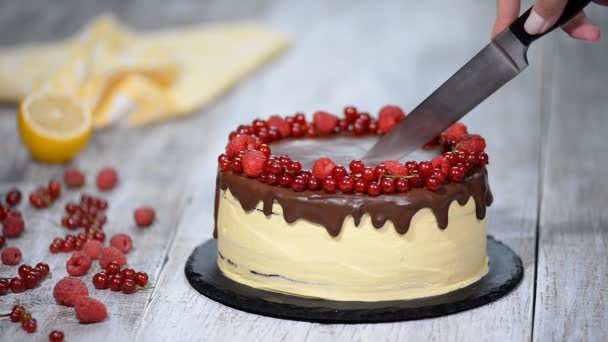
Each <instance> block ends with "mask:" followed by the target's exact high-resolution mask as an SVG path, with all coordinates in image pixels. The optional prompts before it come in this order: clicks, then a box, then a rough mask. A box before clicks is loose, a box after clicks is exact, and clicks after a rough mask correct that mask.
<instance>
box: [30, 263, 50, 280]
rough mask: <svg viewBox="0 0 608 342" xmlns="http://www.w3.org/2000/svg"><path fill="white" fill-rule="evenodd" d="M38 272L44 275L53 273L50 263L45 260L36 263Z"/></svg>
mask: <svg viewBox="0 0 608 342" xmlns="http://www.w3.org/2000/svg"><path fill="white" fill-rule="evenodd" d="M34 268H35V269H36V270H37V271H38V272H40V275H41V276H42V277H46V276H48V275H49V273H51V268H50V267H49V265H47V264H45V263H43V262H39V263H37V264H36V267H34Z"/></svg>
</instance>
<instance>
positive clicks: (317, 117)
mask: <svg viewBox="0 0 608 342" xmlns="http://www.w3.org/2000/svg"><path fill="white" fill-rule="evenodd" d="M313 120H314V123H315V127H317V130H319V132H321V133H322V134H331V133H333V132H334V129H335V128H336V126H337V125H338V117H337V116H335V115H332V114H329V113H328V112H323V111H318V112H316V113H315V114H314V115H313Z"/></svg>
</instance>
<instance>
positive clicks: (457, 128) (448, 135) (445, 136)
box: [439, 122, 467, 145]
mask: <svg viewBox="0 0 608 342" xmlns="http://www.w3.org/2000/svg"><path fill="white" fill-rule="evenodd" d="M466 135H467V126H465V125H464V124H462V123H460V122H457V123H455V124H453V125H452V126H450V127H448V129H446V130H445V131H443V133H441V136H440V137H439V141H440V143H441V144H442V145H448V144H451V143H452V142H459V141H460V140H461V139H462V138H464V137H465V136H466Z"/></svg>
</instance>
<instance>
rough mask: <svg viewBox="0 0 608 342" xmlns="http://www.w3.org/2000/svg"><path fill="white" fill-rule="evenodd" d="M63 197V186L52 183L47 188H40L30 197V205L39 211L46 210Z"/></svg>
mask: <svg viewBox="0 0 608 342" xmlns="http://www.w3.org/2000/svg"><path fill="white" fill-rule="evenodd" d="M59 196H61V184H59V182H56V181H50V182H49V184H48V185H47V186H46V187H40V188H38V189H36V190H35V191H34V192H32V193H31V194H30V196H29V200H30V203H31V204H32V205H33V206H34V207H35V208H38V209H42V208H46V207H48V206H49V205H51V204H53V202H55V201H56V200H57V199H58V198H59Z"/></svg>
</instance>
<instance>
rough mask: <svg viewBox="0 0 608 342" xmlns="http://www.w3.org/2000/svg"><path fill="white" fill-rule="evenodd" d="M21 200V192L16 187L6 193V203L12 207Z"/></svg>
mask: <svg viewBox="0 0 608 342" xmlns="http://www.w3.org/2000/svg"><path fill="white" fill-rule="evenodd" d="M19 202H21V192H20V191H19V190H17V189H13V190H11V191H9V192H8V193H7V194H6V204H8V205H9V206H11V207H14V206H16V205H18V204H19Z"/></svg>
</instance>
